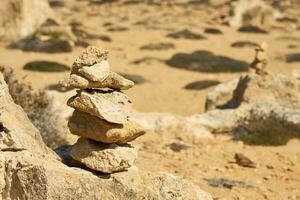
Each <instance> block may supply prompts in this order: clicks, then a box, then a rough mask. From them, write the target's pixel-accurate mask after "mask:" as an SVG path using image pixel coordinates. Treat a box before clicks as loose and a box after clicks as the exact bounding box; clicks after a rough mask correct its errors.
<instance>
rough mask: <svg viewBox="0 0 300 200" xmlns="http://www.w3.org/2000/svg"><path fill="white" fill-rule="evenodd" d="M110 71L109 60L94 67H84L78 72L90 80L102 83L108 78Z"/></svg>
mask: <svg viewBox="0 0 300 200" xmlns="http://www.w3.org/2000/svg"><path fill="white" fill-rule="evenodd" d="M109 70H110V69H109V63H108V61H107V60H104V61H102V62H100V63H97V64H95V65H92V66H88V67H85V66H83V67H81V68H80V69H78V72H79V73H80V74H82V75H83V76H84V77H86V78H87V79H88V80H91V81H98V82H102V81H104V80H105V79H106V78H107V77H108V75H109Z"/></svg>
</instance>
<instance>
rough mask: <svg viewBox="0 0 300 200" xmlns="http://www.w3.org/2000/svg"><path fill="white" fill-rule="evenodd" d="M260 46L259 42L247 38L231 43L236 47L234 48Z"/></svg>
mask: <svg viewBox="0 0 300 200" xmlns="http://www.w3.org/2000/svg"><path fill="white" fill-rule="evenodd" d="M258 46H259V44H257V43H256V42H252V41H247V40H243V41H236V42H233V43H232V44H231V47H234V48H255V47H258Z"/></svg>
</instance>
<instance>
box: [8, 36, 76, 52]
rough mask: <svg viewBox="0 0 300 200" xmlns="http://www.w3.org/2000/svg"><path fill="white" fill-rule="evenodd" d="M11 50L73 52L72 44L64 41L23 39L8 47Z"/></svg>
mask: <svg viewBox="0 0 300 200" xmlns="http://www.w3.org/2000/svg"><path fill="white" fill-rule="evenodd" d="M8 48H12V49H21V50H23V51H32V52H44V53H64V52H72V51H73V43H72V42H71V41H69V40H66V39H49V40H45V41H42V40H39V39H34V38H33V39H24V40H20V41H18V42H16V43H12V44H10V45H9V46H8Z"/></svg>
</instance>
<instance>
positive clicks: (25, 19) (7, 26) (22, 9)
mask: <svg viewBox="0 0 300 200" xmlns="http://www.w3.org/2000/svg"><path fill="white" fill-rule="evenodd" d="M50 15H51V11H50V8H49V3H48V1H47V0H22V1H20V0H1V1H0V40H4V41H16V40H18V39H20V38H24V37H27V36H28V35H30V34H32V33H33V32H35V30H36V29H37V28H38V27H39V26H40V25H41V24H42V23H43V22H44V21H45V20H46V19H47V17H49V16H50Z"/></svg>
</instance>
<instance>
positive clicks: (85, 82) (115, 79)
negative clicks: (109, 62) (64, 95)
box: [66, 72, 134, 90]
mask: <svg viewBox="0 0 300 200" xmlns="http://www.w3.org/2000/svg"><path fill="white" fill-rule="evenodd" d="M66 85H68V86H70V87H74V88H78V89H93V88H111V89H116V90H128V89H130V88H132V86H133V85H134V82H133V81H131V80H128V79H126V78H124V77H122V76H121V75H119V74H117V73H115V72H110V73H109V75H108V76H107V77H106V78H105V79H104V80H103V81H92V80H89V79H88V78H85V77H83V76H81V75H78V74H71V75H70V78H69V80H68V82H67V84H66Z"/></svg>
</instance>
